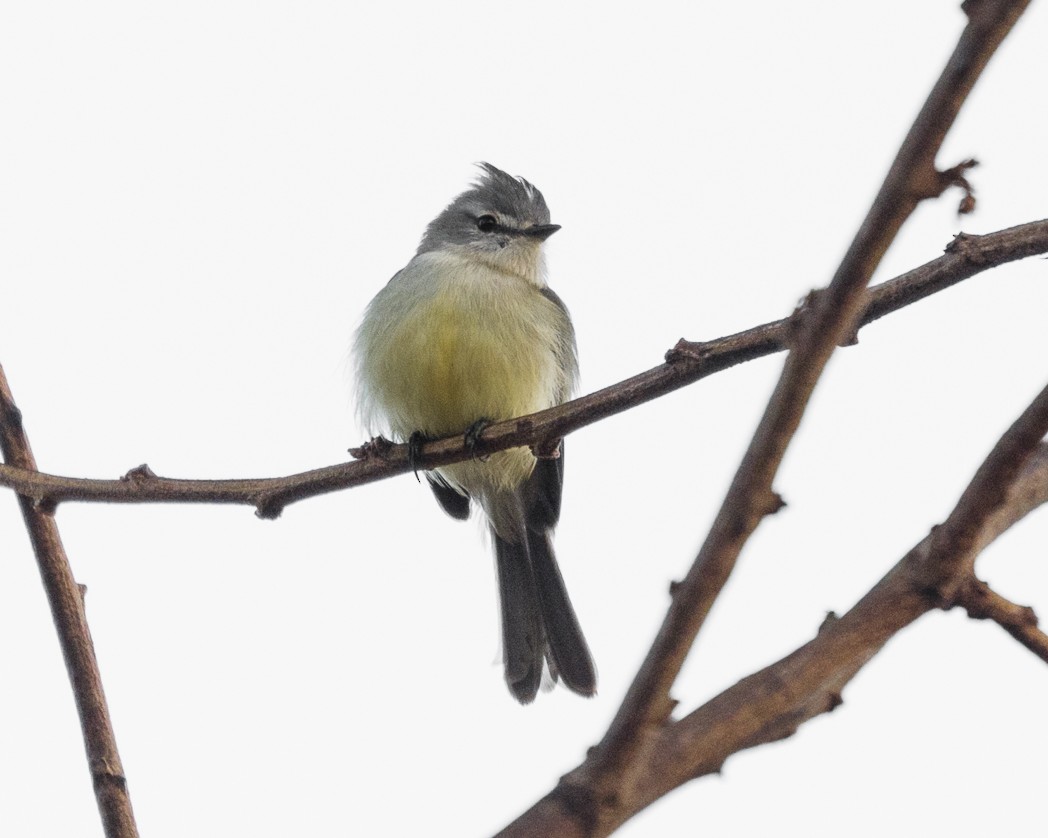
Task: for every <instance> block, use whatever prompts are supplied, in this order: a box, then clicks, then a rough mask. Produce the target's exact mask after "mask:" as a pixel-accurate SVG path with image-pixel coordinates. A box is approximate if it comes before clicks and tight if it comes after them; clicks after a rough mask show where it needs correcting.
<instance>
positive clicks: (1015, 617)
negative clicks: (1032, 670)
mask: <svg viewBox="0 0 1048 838" xmlns="http://www.w3.org/2000/svg"><path fill="white" fill-rule="evenodd" d="M957 604H958V605H960V606H962V607H963V608H964V610H965V611H967V612H968V616H969V617H971V618H972V619H973V620H993V621H994V622H995V623H997V625H999V626H1000V627H1001V628H1003V629H1004V630H1005V631H1006V632H1008V634H1010V635H1011V636H1012V637H1014V638H1015V639H1016V640H1018V641H1019V642H1020V643H1021V644H1022V645H1023V646H1025V647H1026V648H1027V649H1029V650H1030V651H1031V652H1033V653H1034V654H1035V655H1037V657H1039V658H1040V659H1041V660H1043V661H1044V662H1045V663H1048V634H1045V633H1044V632H1043V631H1041V630H1040V629H1039V628H1038V627H1037V614H1036V613H1034V610H1033V609H1032V608H1030V607H1029V606H1028V605H1016V604H1015V603H1014V602H1011V601H1010V600H1007V599H1005V598H1004V597H1003V596H1001V595H1000V594H999V593H997V592H996V591H995V590H993V588H991V587H990V586H989V585H987V584H986V583H985V582H983V581H982V580H981V579H976V578H975V577H972V578H971V579H969V580H968V584H967V585H965V586H964V587H963V588H962V589H961V590H960V591H959V592H958V595H957Z"/></svg>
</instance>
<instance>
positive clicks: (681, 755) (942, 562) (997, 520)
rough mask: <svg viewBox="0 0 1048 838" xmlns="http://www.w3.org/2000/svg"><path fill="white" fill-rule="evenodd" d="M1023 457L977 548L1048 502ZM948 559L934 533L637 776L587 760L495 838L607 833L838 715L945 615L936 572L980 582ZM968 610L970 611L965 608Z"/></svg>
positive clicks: (1011, 615)
mask: <svg viewBox="0 0 1048 838" xmlns="http://www.w3.org/2000/svg"><path fill="white" fill-rule="evenodd" d="M1046 392H1048V390H1046ZM1042 396H1043V394H1042ZM1038 424H1039V425H1041V426H1046V425H1048V403H1046V401H1045V400H1044V399H1043V398H1039V399H1038V401H1037V402H1035V403H1034V405H1032V406H1031V410H1028V411H1027V412H1026V413H1024V414H1023V417H1021V418H1020V420H1019V421H1018V422H1017V423H1016V425H1013V428H1012V430H1010V431H1009V432H1008V433H1009V434H1012V431H1013V430H1015V429H1016V426H1017V425H1018V426H1023V427H1021V428H1020V431H1019V435H1021V436H1023V437H1024V438H1026V439H1030V438H1031V437H1032V435H1033V434H1031V433H1027V431H1029V430H1030V429H1032V428H1034V427H1036V426H1037V425H1038ZM1007 435H1008V434H1006V436H1007ZM1013 456H1014V451H1013V452H1012V453H1002V451H1001V448H1000V446H998V447H996V448H995V449H994V450H993V451H992V452H991V453H990V455H989V456H988V457H987V460H986V464H984V466H983V468H982V469H980V473H985V472H986V471H997V470H998V469H999V468H1000V469H1005V468H1008V469H1010V468H1011V463H1012V462H1014V459H1012V458H1013ZM1019 459H1023V460H1024V462H1023V464H1022V466H1021V468H1020V469H1019V470H1018V472H1017V474H1016V475H1015V477H1014V481H1013V482H1012V483H1011V485H1010V486H1008V487H1007V490H1006V492H1005V493H1004V496H1003V498H1002V500H1001V502H1000V503H999V504H998V505H996V506H994V507H993V508H991V507H989V506H985V507H984V508H983V511H982V514H981V515H980V517H979V520H978V521H977V522H976V528H977V530H978V538H977V540H976V544H977V545H978V548H979V550H982V549H985V548H986V547H987V546H988V545H989V544H990V543H991V542H992V541H993V540H994V539H995V538H996V537H997V536H999V535H1001V534H1002V533H1003V532H1005V531H1006V530H1007V529H1008V528H1010V527H1011V526H1012V525H1014V524H1015V523H1017V522H1018V521H1020V520H1022V518H1024V517H1025V516H1026V515H1027V514H1029V513H1030V512H1031V511H1033V510H1034V509H1036V508H1037V507H1039V506H1040V505H1042V504H1046V503H1048V443H1045V442H1041V443H1035V444H1033V445H1032V446H1031V447H1030V448H1029V449H1027V450H1026V451H1025V454H1024V455H1023V456H1021V457H1020V458H1019ZM979 483H980V478H979V477H978V476H977V477H976V478H974V479H973V481H972V484H971V485H970V486H969V490H971V489H972V488H973V487H975V488H976V489H977V490H981V489H980V488H979V486H978V484H979ZM982 488H986V486H985V485H983V486H982ZM967 493H968V492H967V491H966V494H967ZM966 515H967V512H966V504H965V503H963V502H959V503H958V504H957V506H956V507H955V508H954V510H953V512H951V513H950V516H949V517H948V518H947V520H946V521H945V522H944V523H943V525H942V528H948V527H951V526H953V525H954V523H955V522H957V521H958V520H959V519H961V518H964V517H965V516H966ZM937 542H938V543H937ZM943 549H951V547H950V544H949V543H948V542H942V541H941V540H937V539H935V538H934V534H933V535H929V536H927V537H926V538H924V539H923V540H922V541H921V542H920V543H919V544H917V545H915V546H914V547H913V549H911V550H910V551H909V552H908V553H907V554H906V555H905V556H904V557H903V558H902V559H901V560H900V561H899V562H898V563H897V564H896V565H895V567H893V568H892V569H891V570H890V571H889V572H888V573H887V574H886V575H885V576H884V578H883V579H881V581H880V582H878V583H877V584H876V585H875V586H874V587H873V588H872V589H871V590H870V591H869V592H868V593H867V594H866V595H865V596H864V597H863V598H862V599H861V600H859V602H858V603H856V604H855V606H854V607H853V608H852V609H851V610H849V611H848V612H847V613H846V614H844V615H843V616H841V617H834V616H832V615H831V616H830V617H828V618H827V619H826V621H825V622H824V623H823V625H822V626H821V627H820V629H819V632H818V634H817V635H816V636H815V637H814V638H813V639H812V640H811V641H809V642H808V643H806V644H804V645H803V646H801V647H800V648H799V649H797V650H796V651H794V652H792V653H791V654H789V655H787V656H786V657H785V658H783V659H781V660H779V661H777V662H776V663H773V664H771V665H770V666H767V667H765V668H764V669H762V670H760V671H758V672H755V673H754V674H752V675H750V676H748V677H746V678H744V679H742V680H741V681H739V682H738V683H737V684H735V685H734V686H732V687H729V688H728V689H727V690H725V691H724V692H722V693H721V694H720V695H717V696H716V697H714V698H712V699H710V700H709V701H708V702H706V703H705V704H704V705H703V706H701V707H699V708H698V709H696V710H694V711H692V712H691V713H689V714H688V715H686V716H684V717H683V718H681V719H679V720H676V721H670V722H667V723H665V724H662V725H660V726H658V727H657V728H654V729H653V730H652V731H651V736H650V739H649V747H648V748H646V749H645V750H644V752H643V753H642V754H641V755H640V757H639V760H638V763H637V764H636V765H634V766H632V768H631V771H630V772H629V773H628V774H624V775H622V776H621V777H619V778H618V781H619V784H618V785H614V784H610V783H608V782H606V779H607V778H605V777H603V776H602V775H600V774H599V773H598V772H597V771H596V770H595V769H594V767H593V766H592V763H593V762H594V761H597V760H599V755H598V754H597V753H596V752H591V754H590V756H589V757H588V758H587V760H586V762H585V763H583V764H582V765H581V766H579V767H578V768H577V769H575V770H574V771H572V772H571V773H569V774H568V775H567V776H565V777H564V778H563V779H562V780H561V782H560V784H559V785H558V786H557V788H555V789H554V790H553V791H552V792H550V793H549V794H548V795H546V797H544V798H542V799H541V800H540V801H538V802H537V803H536V804H535V805H534V806H533V807H532V808H531V809H529V810H528V811H527V812H525V813H524V814H523V815H521V817H520V818H518V819H517V820H516V821H514V822H513V823H512V824H510V825H509V826H508V827H507V828H506V829H505V830H504V831H503V832H502V833H500V835H501V836H502V837H503V838H517V836H531V835H558V836H578V838H583V836H585V838H595V836H600V835H608V834H610V833H611V832H612V831H614V830H615V829H616V828H617V827H618V826H620V825H621V824H622V823H623V822H625V821H626V820H627V819H629V818H630V817H632V816H633V815H635V814H637V813H638V812H640V811H641V810H642V809H644V808H645V807H646V806H648V805H650V804H651V803H652V802H654V801H655V800H657V799H658V798H660V797H662V796H663V795H665V794H667V793H669V792H670V791H672V790H673V789H675V788H679V787H680V786H682V785H684V784H685V783H687V782H688V781H689V780H693V779H696V778H698V777H702V776H705V775H708V774H713V773H716V772H718V771H720V769H721V767H722V766H723V764H724V762H725V761H726V760H727V759H728V758H729V757H730V756H732V755H733V754H736V753H738V752H739V751H742V750H745V749H747V748H753V747H756V746H758V745H762V744H766V743H769V742H774V741H777V740H780V739H784V738H786V737H789V736H791V735H792V734H793V733H795V732H796V731H797V729H798V728H799V727H800V726H801V725H802V724H803V723H804V722H806V721H808V720H809V719H812V718H814V717H815V716H818V715H821V714H822V713H828V712H831V711H833V710H834V709H836V708H837V707H838V706H839V705H840V704H841V701H842V699H841V692H842V691H843V689H844V687H845V686H846V685H847V684H848V682H849V681H851V679H852V678H853V677H855V675H856V674H857V673H858V672H859V671H860V670H861V669H862V667H863V666H865V665H866V663H867V662H868V661H870V660H871V659H872V658H873V657H874V656H875V655H876V654H877V653H878V652H879V651H880V650H881V649H882V648H883V647H884V645H885V644H886V643H887V642H888V641H889V640H890V639H891V638H892V637H893V636H894V635H896V634H897V633H898V632H899V631H901V630H902V629H903V628H905V627H906V626H908V625H910V624H911V623H913V622H914V621H915V620H917V619H918V618H920V617H921V616H923V615H924V614H927V613H928V612H930V611H934V610H936V609H937V608H938V607H939V606H940V605H941V601H940V599H939V597H938V596H937V595H936V594H935V593H934V591H933V590H932V589H930V588H929V586H928V568H929V567H937V568H941V567H948V568H950V572H951V573H953V574H956V575H957V576H958V577H959V578H962V579H968V580H969V581H970V582H972V583H975V579H974V576H970V575H969V571H968V568H967V566H966V564H965V562H963V561H958V560H957V558H956V557H955V556H953V555H950V554H941V553H939V552H938V551H939V550H943ZM976 584H981V583H976ZM987 590H988V589H987ZM984 601H985V607H984V614H985V616H987V617H990V618H992V619H996V620H997V621H998V622H1000V623H1001V624H1002V625H1003V626H1004V627H1005V629H1006V630H1007V631H1008V632H1009V633H1010V634H1012V635H1013V636H1016V639H1018V640H1019V641H1020V642H1021V643H1023V645H1026V646H1027V648H1030V649H1031V651H1034V652H1035V654H1038V655H1039V656H1041V657H1042V658H1045V659H1046V660H1048V657H1045V651H1046V648H1045V635H1044V634H1043V633H1041V632H1039V631H1038V630H1037V629H1036V626H1035V625H1034V624H1033V622H1031V616H1032V615H1030V614H1028V613H1023V612H1027V611H1028V609H1022V608H1021V607H1019V606H1015V605H1012V604H1011V603H1006V601H1005V600H1003V598H1000V597H998V596H997V595H994V594H992V592H991V593H990V596H989V597H988V598H987V597H984ZM964 604H965V605H966V607H968V608H969V609H971V608H972V606H971V605H970V604H968V601H967V600H965V601H964ZM984 614H973V615H972V616H983V615H984ZM1034 622H1035V621H1034Z"/></svg>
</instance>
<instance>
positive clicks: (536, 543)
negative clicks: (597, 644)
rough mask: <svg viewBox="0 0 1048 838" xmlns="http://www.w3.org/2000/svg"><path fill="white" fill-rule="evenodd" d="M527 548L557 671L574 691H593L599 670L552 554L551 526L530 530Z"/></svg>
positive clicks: (595, 690) (589, 692)
mask: <svg viewBox="0 0 1048 838" xmlns="http://www.w3.org/2000/svg"><path fill="white" fill-rule="evenodd" d="M528 552H529V554H530V558H531V572H532V574H533V576H534V583H535V589H536V591H537V593H538V604H539V609H540V612H541V615H542V616H541V620H542V623H543V625H544V627H545V631H546V642H547V644H548V645H549V652H550V657H551V658H552V664H553V666H552V669H553V670H554V674H555V675H557V676H559V677H560V679H561V680H562V681H563V682H564V685H565V686H566V687H567V688H568V689H570V690H571V691H572V692H576V693H578V694H579V695H584V696H591V695H594V694H595V693H596V692H597V671H596V668H595V667H594V666H593V658H592V657H591V656H590V651H589V646H588V645H586V638H585V637H584V636H583V634H582V628H581V627H580V626H579V620H578V618H577V617H576V616H575V609H574V608H572V607H571V600H570V599H569V598H568V590H567V588H566V587H565V586H564V577H563V576H561V575H560V568H559V567H558V566H557V558H556V556H554V555H553V544H552V542H551V541H550V533H549V530H546V531H543V532H536V531H535V530H530V529H529V530H528ZM503 619H504V618H503Z"/></svg>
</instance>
